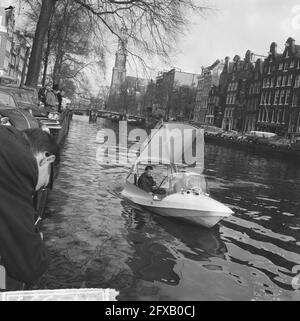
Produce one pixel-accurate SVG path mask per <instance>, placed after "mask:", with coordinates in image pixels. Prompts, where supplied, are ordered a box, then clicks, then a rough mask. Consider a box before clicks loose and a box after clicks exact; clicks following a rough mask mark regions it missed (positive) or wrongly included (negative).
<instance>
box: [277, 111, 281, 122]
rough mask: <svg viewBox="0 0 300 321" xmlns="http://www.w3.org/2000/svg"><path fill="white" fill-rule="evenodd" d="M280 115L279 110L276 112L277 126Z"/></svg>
mask: <svg viewBox="0 0 300 321" xmlns="http://www.w3.org/2000/svg"><path fill="white" fill-rule="evenodd" d="M280 115H281V110H278V112H277V120H276V123H277V124H279V120H280Z"/></svg>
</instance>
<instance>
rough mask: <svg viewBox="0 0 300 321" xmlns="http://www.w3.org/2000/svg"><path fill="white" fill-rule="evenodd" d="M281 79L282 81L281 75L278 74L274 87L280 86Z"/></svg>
mask: <svg viewBox="0 0 300 321" xmlns="http://www.w3.org/2000/svg"><path fill="white" fill-rule="evenodd" d="M281 81H282V76H278V77H277V84H276V87H280V86H281Z"/></svg>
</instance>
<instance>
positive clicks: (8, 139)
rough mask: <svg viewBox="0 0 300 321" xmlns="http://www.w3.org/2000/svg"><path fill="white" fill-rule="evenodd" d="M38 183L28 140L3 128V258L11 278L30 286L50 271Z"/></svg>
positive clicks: (0, 172) (0, 223)
mask: <svg viewBox="0 0 300 321" xmlns="http://www.w3.org/2000/svg"><path fill="white" fill-rule="evenodd" d="M37 180H38V167H37V162H36V159H35V158H34V156H33V155H32V153H31V152H30V150H29V145H28V143H27V141H26V140H25V138H23V136H22V135H21V133H20V132H18V131H17V130H16V129H14V128H12V127H5V126H0V256H1V258H2V263H3V264H4V266H5V268H6V270H7V274H8V276H9V277H11V278H13V279H16V280H18V281H21V282H24V283H26V284H28V285H31V284H34V283H35V281H37V280H38V279H39V278H40V277H41V275H42V274H43V273H44V271H45V269H46V267H47V253H46V249H45V247H44V245H43V242H42V240H41V237H40V235H39V234H38V233H37V232H36V229H35V226H34V215H35V210H34V205H33V198H32V195H33V193H34V190H35V186H36V184H37Z"/></svg>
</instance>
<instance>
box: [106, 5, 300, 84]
mask: <svg viewBox="0 0 300 321" xmlns="http://www.w3.org/2000/svg"><path fill="white" fill-rule="evenodd" d="M199 1H201V0H199ZM204 4H205V5H210V6H211V8H212V10H209V11H207V13H206V15H205V17H204V18H203V17H196V16H192V17H191V27H190V28H189V31H188V32H187V33H186V34H185V35H183V36H181V37H179V39H178V40H179V41H178V48H177V49H178V51H179V53H178V55H177V56H176V57H175V58H174V60H173V61H172V62H171V63H170V65H169V66H167V65H162V64H158V65H157V66H156V67H157V71H159V70H162V69H168V68H170V67H171V66H175V67H177V68H179V69H181V70H182V71H187V72H192V73H199V72H201V66H209V65H211V64H212V63H213V62H214V61H215V60H216V59H224V58H225V57H226V56H229V57H230V58H231V59H232V58H233V57H234V56H235V55H236V54H238V55H240V56H242V57H244V56H245V53H246V51H247V50H248V49H250V50H252V51H253V52H254V53H255V54H260V55H267V54H268V52H269V49H270V44H271V43H272V42H273V41H275V42H277V44H278V47H279V50H280V49H284V44H285V42H286V40H287V39H288V37H293V38H295V39H296V42H298V43H299V44H300V1H299V0H284V1H283V0H206V1H205V2H204ZM109 65H110V66H109V68H108V70H109V72H108V76H107V77H108V78H109V80H110V76H111V72H110V68H111V67H112V65H113V60H111V61H110V63H109ZM131 72H132V71H131ZM133 73H134V72H133Z"/></svg>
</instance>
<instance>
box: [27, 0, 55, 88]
mask: <svg viewBox="0 0 300 321" xmlns="http://www.w3.org/2000/svg"><path fill="white" fill-rule="evenodd" d="M56 1H57V0H43V2H42V8H41V13H40V16H39V21H38V23H37V27H36V31H35V36H34V40H33V46H32V51H31V56H30V60H29V67H28V72H27V78H26V86H31V87H37V85H38V81H39V75H40V69H41V64H42V58H43V48H44V41H45V38H46V34H47V31H48V28H49V24H50V18H51V16H52V13H53V12H54V9H55V3H56Z"/></svg>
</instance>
